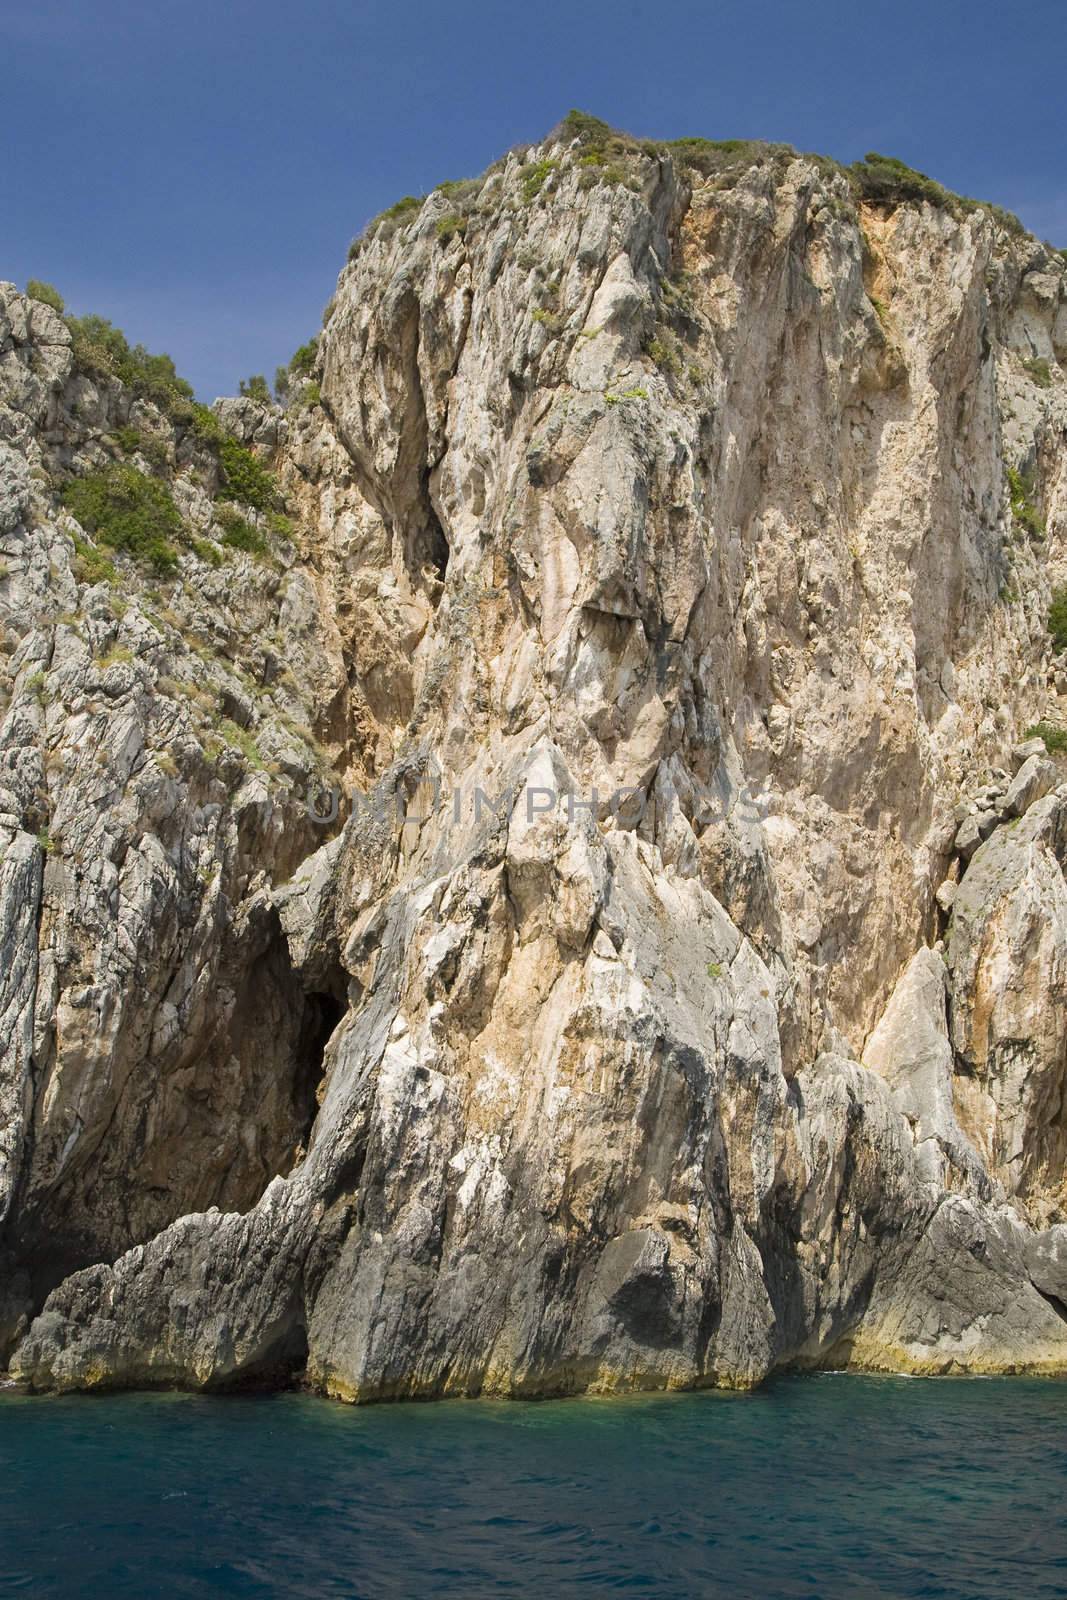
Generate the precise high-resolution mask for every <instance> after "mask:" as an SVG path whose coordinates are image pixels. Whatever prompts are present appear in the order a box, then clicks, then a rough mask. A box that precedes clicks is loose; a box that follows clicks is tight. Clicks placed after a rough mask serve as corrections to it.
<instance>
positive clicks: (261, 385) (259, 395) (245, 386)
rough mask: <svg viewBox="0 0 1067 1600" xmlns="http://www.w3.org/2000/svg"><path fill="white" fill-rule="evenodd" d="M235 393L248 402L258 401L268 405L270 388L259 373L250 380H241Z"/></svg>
mask: <svg viewBox="0 0 1067 1600" xmlns="http://www.w3.org/2000/svg"><path fill="white" fill-rule="evenodd" d="M237 392H238V394H240V395H244V397H245V398H246V399H248V400H260V401H262V403H263V404H264V405H270V388H269V386H268V384H267V380H266V378H265V377H264V376H263V374H262V373H261V372H257V373H255V374H253V376H252V377H251V378H241V379H240V380H239V382H238V384H237Z"/></svg>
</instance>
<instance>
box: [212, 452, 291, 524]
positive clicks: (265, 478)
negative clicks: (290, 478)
mask: <svg viewBox="0 0 1067 1600" xmlns="http://www.w3.org/2000/svg"><path fill="white" fill-rule="evenodd" d="M219 464H220V466H221V467H222V472H223V485H222V488H221V489H220V490H219V499H220V500H238V501H240V503H241V504H242V505H245V506H251V507H252V509H253V511H269V510H271V509H272V507H273V506H274V504H275V502H276V501H277V498H278V490H277V488H276V486H275V483H274V478H273V477H272V475H271V474H270V473H269V472H268V471H267V469H266V467H265V466H264V465H263V463H262V462H261V461H260V460H258V458H257V457H256V456H254V455H253V454H252V452H251V450H246V449H245V447H244V445H243V444H238V442H237V440H236V439H232V438H231V437H230V436H229V434H224V435H223V437H222V439H221V440H220V441H219Z"/></svg>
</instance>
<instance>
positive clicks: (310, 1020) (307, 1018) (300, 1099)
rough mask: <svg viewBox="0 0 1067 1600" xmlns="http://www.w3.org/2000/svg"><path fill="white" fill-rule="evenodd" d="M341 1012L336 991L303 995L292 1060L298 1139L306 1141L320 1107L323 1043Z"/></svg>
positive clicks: (342, 1008) (321, 991)
mask: <svg viewBox="0 0 1067 1600" xmlns="http://www.w3.org/2000/svg"><path fill="white" fill-rule="evenodd" d="M344 1014H345V1006H344V1004H343V1002H342V1001H341V1000H340V999H339V998H338V996H337V995H336V994H333V993H330V992H329V991H326V990H320V991H316V992H314V993H311V994H307V995H305V996H304V1011H303V1015H302V1017H301V1020H300V1036H299V1038H298V1040H297V1044H296V1052H295V1058H294V1061H293V1110H294V1113H295V1120H296V1121H297V1123H298V1124H299V1127H300V1130H301V1133H300V1138H301V1143H303V1144H305V1145H306V1144H307V1141H308V1138H309V1136H310V1133H311V1127H312V1124H313V1122H314V1121H315V1116H316V1114H317V1112H318V1109H319V1102H318V1093H319V1085H320V1084H321V1082H322V1078H323V1074H324V1072H325V1070H326V1062H325V1054H326V1046H327V1044H328V1043H329V1042H330V1038H331V1036H332V1034H333V1032H334V1029H335V1028H336V1027H337V1024H338V1023H339V1022H340V1020H341V1018H342V1017H343V1016H344Z"/></svg>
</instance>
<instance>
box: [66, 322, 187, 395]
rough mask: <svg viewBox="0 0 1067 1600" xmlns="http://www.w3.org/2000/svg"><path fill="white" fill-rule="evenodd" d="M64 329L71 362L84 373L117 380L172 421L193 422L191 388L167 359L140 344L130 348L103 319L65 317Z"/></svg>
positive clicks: (120, 335)
mask: <svg viewBox="0 0 1067 1600" xmlns="http://www.w3.org/2000/svg"><path fill="white" fill-rule="evenodd" d="M67 326H68V328H69V329H70V331H71V337H72V340H73V346H74V359H75V361H76V362H77V364H78V366H79V367H80V368H81V369H82V371H83V372H87V373H89V374H90V375H91V376H93V377H97V378H105V379H106V378H117V379H118V380H119V381H120V382H121V383H124V384H125V385H126V387H127V388H128V389H131V390H132V391H133V393H134V394H136V395H138V396H140V397H141V398H143V399H146V400H151V401H152V403H153V404H154V405H157V406H158V407H159V409H160V410H161V411H163V412H165V413H166V414H167V415H168V416H171V417H172V418H173V419H174V420H184V421H190V420H192V410H193V407H194V405H195V402H194V399H193V390H192V386H191V385H190V384H188V383H186V381H185V379H184V378H179V376H178V373H177V371H176V369H175V366H174V362H173V361H172V360H171V358H170V356H168V355H165V354H160V355H153V354H152V353H151V352H150V351H149V350H146V349H145V347H144V345H143V344H135V345H131V344H130V342H129V340H128V339H127V338H126V335H125V334H124V333H123V331H122V329H121V328H116V327H115V326H114V325H113V324H112V323H111V322H109V321H108V319H107V318H106V317H97V316H92V315H90V316H85V317H68V318H67Z"/></svg>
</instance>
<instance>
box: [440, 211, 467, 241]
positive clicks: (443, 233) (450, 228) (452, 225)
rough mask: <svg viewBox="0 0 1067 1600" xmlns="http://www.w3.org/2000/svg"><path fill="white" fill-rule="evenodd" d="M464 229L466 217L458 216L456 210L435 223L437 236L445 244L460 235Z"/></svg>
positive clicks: (465, 227) (464, 231)
mask: <svg viewBox="0 0 1067 1600" xmlns="http://www.w3.org/2000/svg"><path fill="white" fill-rule="evenodd" d="M466 231H467V218H466V217H463V216H460V214H459V212H458V211H453V212H451V213H450V214H449V215H448V216H447V217H441V219H440V220H439V222H438V224H437V237H438V238H439V239H440V240H441V241H442V243H445V244H447V242H448V241H449V240H450V239H454V238H455V237H456V236H457V235H459V236H460V237H462V236H463V234H464V233H466Z"/></svg>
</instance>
